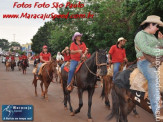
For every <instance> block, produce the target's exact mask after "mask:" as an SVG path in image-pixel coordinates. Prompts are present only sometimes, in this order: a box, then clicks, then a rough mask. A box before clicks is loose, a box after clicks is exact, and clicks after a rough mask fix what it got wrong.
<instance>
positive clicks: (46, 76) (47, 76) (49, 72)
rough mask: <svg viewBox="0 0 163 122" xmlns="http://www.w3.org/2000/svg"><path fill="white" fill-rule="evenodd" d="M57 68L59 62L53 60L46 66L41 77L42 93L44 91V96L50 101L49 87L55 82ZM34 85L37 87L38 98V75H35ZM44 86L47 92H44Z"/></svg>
mask: <svg viewBox="0 0 163 122" xmlns="http://www.w3.org/2000/svg"><path fill="white" fill-rule="evenodd" d="M56 66H57V62H56V61H55V60H52V61H51V62H49V63H47V64H45V66H44V67H43V69H42V74H41V75H39V80H40V81H41V83H40V86H41V91H42V94H41V95H42V96H43V97H44V98H45V99H46V100H47V101H48V96H47V92H48V87H49V85H50V82H52V80H53V74H54V73H56ZM33 84H34V86H35V96H37V79H36V74H34V79H33ZM43 84H44V86H45V91H44V90H43Z"/></svg>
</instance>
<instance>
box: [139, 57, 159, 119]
mask: <svg viewBox="0 0 163 122" xmlns="http://www.w3.org/2000/svg"><path fill="white" fill-rule="evenodd" d="M137 66H138V68H139V70H140V71H141V72H142V73H143V75H144V77H145V78H146V79H147V81H148V96H149V100H150V104H151V108H152V111H153V113H154V115H155V117H156V112H157V111H158V109H159V100H160V92H159V79H158V78H159V77H158V73H157V69H156V68H155V67H151V63H150V62H149V61H147V60H142V61H141V60H139V61H138V62H137Z"/></svg>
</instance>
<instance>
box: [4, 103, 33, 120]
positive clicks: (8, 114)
mask: <svg viewBox="0 0 163 122" xmlns="http://www.w3.org/2000/svg"><path fill="white" fill-rule="evenodd" d="M2 120H3V121H5V120H6V121H8V120H12V121H32V120H33V106H32V105H2Z"/></svg>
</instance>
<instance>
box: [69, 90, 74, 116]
mask: <svg viewBox="0 0 163 122" xmlns="http://www.w3.org/2000/svg"><path fill="white" fill-rule="evenodd" d="M67 100H68V103H69V107H70V111H71V113H70V115H71V116H74V112H73V109H72V105H71V97H70V92H68V95H67Z"/></svg>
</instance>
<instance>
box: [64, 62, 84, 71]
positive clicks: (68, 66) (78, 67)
mask: <svg viewBox="0 0 163 122" xmlns="http://www.w3.org/2000/svg"><path fill="white" fill-rule="evenodd" d="M83 63H84V61H81V62H80V63H78V65H77V67H76V70H75V73H77V72H78V71H79V69H80V67H81V66H82V65H83ZM69 69H70V62H67V63H66V64H65V66H64V70H65V71H66V72H69Z"/></svg>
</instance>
